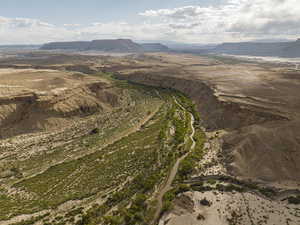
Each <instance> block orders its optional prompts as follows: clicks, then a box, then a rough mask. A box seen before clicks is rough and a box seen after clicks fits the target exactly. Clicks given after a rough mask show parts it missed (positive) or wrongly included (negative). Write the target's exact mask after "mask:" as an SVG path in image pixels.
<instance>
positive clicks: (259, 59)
mask: <svg viewBox="0 0 300 225" xmlns="http://www.w3.org/2000/svg"><path fill="white" fill-rule="evenodd" d="M222 55H224V56H230V57H234V58H240V59H246V60H249V61H256V62H262V61H263V62H273V63H288V64H295V65H300V58H280V57H265V56H250V55H229V54H222ZM299 67H300V66H299Z"/></svg>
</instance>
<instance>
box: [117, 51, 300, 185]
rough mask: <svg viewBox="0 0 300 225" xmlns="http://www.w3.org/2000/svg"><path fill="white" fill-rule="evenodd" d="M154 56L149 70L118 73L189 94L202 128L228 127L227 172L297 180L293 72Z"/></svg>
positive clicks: (298, 157)
mask: <svg viewBox="0 0 300 225" xmlns="http://www.w3.org/2000/svg"><path fill="white" fill-rule="evenodd" d="M152 60H154V59H153V58H152ZM177 60H178V61H177ZM157 61H160V62H161V63H160V66H157V67H155V68H152V69H151V70H149V69H148V70H146V69H141V68H139V69H132V70H129V69H124V70H120V75H119V77H120V78H122V79H128V80H131V81H133V82H137V83H143V84H147V85H153V86H160V87H166V88H173V89H177V90H179V91H181V92H183V93H185V94H187V95H188V96H189V97H191V98H192V99H193V100H194V101H195V103H196V104H197V107H198V110H199V111H200V112H201V116H202V118H203V121H204V125H205V127H206V129H208V130H220V129H225V130H227V132H228V134H227V135H225V136H224V137H223V138H222V141H223V147H222V149H223V153H222V154H224V155H225V159H224V162H226V163H225V164H226V167H227V171H228V172H229V173H230V174H231V175H234V176H240V177H243V178H250V179H258V180H262V181H268V182H281V183H282V182H287V181H293V182H296V183H298V182H299V181H300V177H299V173H298V171H300V167H299V165H298V164H297V161H299V160H300V152H299V149H300V141H299V136H298V133H299V130H300V126H299V120H298V118H299V117H298V116H299V112H300V107H299V104H298V103H297V100H296V99H297V90H298V88H299V82H298V78H297V77H298V75H297V76H296V75H295V76H293V80H291V79H290V77H289V76H286V75H284V74H286V72H278V71H276V69H274V70H273V71H269V70H268V69H263V68H260V67H257V66H256V65H247V66H246V65H245V66H241V65H231V66H226V65H224V64H223V63H221V62H217V63H216V62H214V61H212V60H211V61H209V60H208V61H207V60H206V59H201V58H200V57H194V56H186V58H185V56H184V55H181V56H178V57H177V56H174V55H168V56H166V55H160V56H159V57H158V58H157ZM174 62H176V64H175V63H174ZM196 62H197V63H196ZM233 77H234V79H233ZM295 79H296V80H295Z"/></svg>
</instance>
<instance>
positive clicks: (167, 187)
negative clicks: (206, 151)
mask: <svg viewBox="0 0 300 225" xmlns="http://www.w3.org/2000/svg"><path fill="white" fill-rule="evenodd" d="M173 98H174V101H175V103H176V104H177V105H178V106H179V107H180V108H181V109H182V110H184V111H186V109H185V108H184V107H183V106H182V105H180V104H179V103H178V101H177V99H176V98H175V97H173ZM189 114H190V116H191V128H192V133H191V134H190V136H189V138H190V139H191V140H192V142H193V143H192V145H191V148H190V151H191V150H193V149H194V148H195V146H196V142H195V140H194V135H195V128H194V121H195V118H194V116H193V114H192V113H189ZM190 151H189V152H187V153H186V154H184V155H183V156H181V157H180V158H178V159H177V161H176V162H175V164H174V166H173V167H172V168H171V170H170V172H169V175H168V177H167V180H166V181H165V183H164V184H163V185H162V187H161V188H160V190H159V191H158V195H157V197H156V200H157V208H156V211H155V214H154V217H153V221H152V223H151V224H152V225H154V224H156V223H157V222H158V219H159V216H160V213H161V210H162V207H163V196H164V195H165V193H167V192H168V191H169V190H170V189H171V188H172V183H173V181H174V179H175V176H176V174H177V172H178V168H179V165H180V163H181V161H182V160H184V159H185V158H186V157H187V156H188V154H189V153H190Z"/></svg>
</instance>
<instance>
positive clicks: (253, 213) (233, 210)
mask: <svg viewBox="0 0 300 225" xmlns="http://www.w3.org/2000/svg"><path fill="white" fill-rule="evenodd" d="M185 195H187V196H189V198H190V199H192V202H193V205H194V206H193V209H192V212H191V211H190V210H187V208H186V207H184V205H181V206H178V205H176V206H175V207H174V210H172V211H171V212H170V213H168V214H167V215H165V216H164V217H163V218H162V219H161V221H160V223H159V225H183V224H184V225H217V224H218V225H230V224H240V225H248V224H249V225H254V224H255V225H256V224H260V225H263V224H265V225H284V224H288V225H298V224H300V209H299V208H298V207H297V206H295V205H287V204H286V203H285V202H273V201H269V200H266V199H264V198H261V197H258V196H256V195H253V194H250V193H245V194H241V193H236V192H232V193H220V192H205V193H201V192H188V193H185ZM202 199H207V200H208V201H209V202H210V204H211V205H210V206H204V205H202V204H201V203H200V201H201V200H202ZM189 211H190V212H189Z"/></svg>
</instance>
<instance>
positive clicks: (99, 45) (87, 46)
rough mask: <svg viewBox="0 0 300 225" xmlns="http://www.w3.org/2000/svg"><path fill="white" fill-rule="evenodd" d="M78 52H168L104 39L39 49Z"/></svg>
mask: <svg viewBox="0 0 300 225" xmlns="http://www.w3.org/2000/svg"><path fill="white" fill-rule="evenodd" d="M57 49H62V50H78V51H91V50H94V51H106V52H144V51H168V47H166V46H164V45H162V44H159V43H146V44H138V43H135V42H133V41H132V40H130V39H106V40H93V41H73V42H51V43H48V44H45V45H43V46H42V47H41V50H57Z"/></svg>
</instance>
